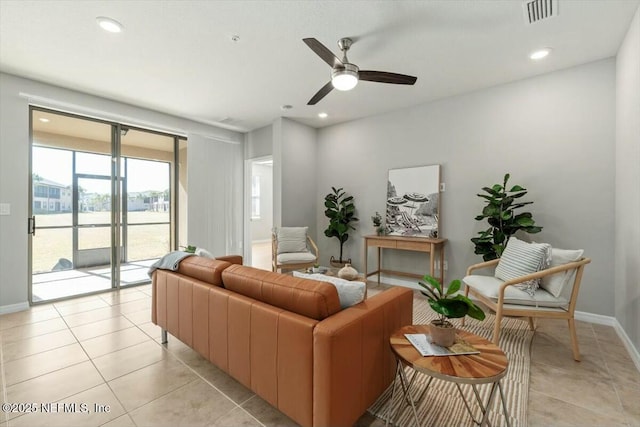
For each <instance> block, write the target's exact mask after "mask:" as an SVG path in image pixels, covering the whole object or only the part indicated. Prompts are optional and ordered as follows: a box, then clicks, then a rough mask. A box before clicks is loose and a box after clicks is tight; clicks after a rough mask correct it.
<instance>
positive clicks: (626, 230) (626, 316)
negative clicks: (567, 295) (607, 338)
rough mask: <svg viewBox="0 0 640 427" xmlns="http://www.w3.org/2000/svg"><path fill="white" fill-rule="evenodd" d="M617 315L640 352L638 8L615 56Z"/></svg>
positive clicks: (639, 66) (639, 60) (639, 28)
mask: <svg viewBox="0 0 640 427" xmlns="http://www.w3.org/2000/svg"><path fill="white" fill-rule="evenodd" d="M615 152H616V175H615V179H616V185H615V223H616V232H615V263H614V266H615V267H614V279H615V280H614V282H615V316H616V318H617V319H618V322H620V324H621V325H622V327H623V328H624V330H625V332H626V333H627V336H628V337H629V339H630V340H631V341H632V342H633V344H634V346H635V348H636V349H640V263H639V261H640V8H639V9H638V10H637V11H636V14H635V17H634V19H633V22H632V23H631V26H630V27H629V31H628V33H627V35H626V37H625V39H624V42H623V43H622V45H621V47H620V50H619V51H618V55H617V58H616V150H615Z"/></svg>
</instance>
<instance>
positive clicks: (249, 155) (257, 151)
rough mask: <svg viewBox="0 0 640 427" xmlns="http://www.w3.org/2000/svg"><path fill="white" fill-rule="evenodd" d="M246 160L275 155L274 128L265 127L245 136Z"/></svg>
mask: <svg viewBox="0 0 640 427" xmlns="http://www.w3.org/2000/svg"><path fill="white" fill-rule="evenodd" d="M245 141H246V149H245V157H244V158H245V159H255V158H256V157H265V156H270V155H271V154H272V153H273V126H271V125H269V126H265V127H261V128H260V129H256V130H253V131H251V132H248V133H246V134H245Z"/></svg>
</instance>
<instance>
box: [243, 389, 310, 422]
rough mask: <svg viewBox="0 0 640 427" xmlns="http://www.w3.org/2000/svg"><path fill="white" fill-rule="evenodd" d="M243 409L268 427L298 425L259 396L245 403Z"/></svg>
mask: <svg viewBox="0 0 640 427" xmlns="http://www.w3.org/2000/svg"><path fill="white" fill-rule="evenodd" d="M241 406H242V409H244V410H245V411H247V412H248V413H250V414H251V415H252V416H253V417H255V418H256V419H258V420H260V422H261V423H262V424H264V425H265V426H266V427H276V426H278V427H294V426H298V424H297V423H296V422H295V421H293V420H292V419H291V418H289V417H287V416H286V415H285V414H283V413H282V412H280V411H278V410H277V409H276V408H274V407H273V406H271V405H269V404H268V403H267V402H266V401H265V400H264V399H262V398H261V397H259V396H253V397H252V398H251V399H249V400H247V401H246V402H244V403H243V404H242V405H241Z"/></svg>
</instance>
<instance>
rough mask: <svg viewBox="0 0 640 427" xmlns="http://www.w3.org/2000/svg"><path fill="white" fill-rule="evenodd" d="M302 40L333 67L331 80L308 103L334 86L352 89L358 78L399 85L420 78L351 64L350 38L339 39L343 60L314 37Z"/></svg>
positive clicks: (341, 88)
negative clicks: (363, 69)
mask: <svg viewBox="0 0 640 427" xmlns="http://www.w3.org/2000/svg"><path fill="white" fill-rule="evenodd" d="M302 41H303V42H305V43H306V45H307V46H309V48H311V50H312V51H314V52H315V53H316V55H318V56H319V57H320V58H322V60H323V61H324V62H326V63H327V64H329V66H330V67H331V68H332V71H331V81H329V83H327V84H326V85H324V86H323V87H322V89H320V90H319V91H318V92H317V93H316V94H315V95H313V97H312V98H311V99H310V100H309V102H307V105H315V104H317V103H318V101H320V100H321V99H322V98H324V97H325V96H327V94H328V93H329V92H331V91H332V90H333V89H334V88H335V89H338V90H351V89H353V88H354V87H355V86H356V85H357V84H358V80H366V81H370V82H378V83H391V84H397V85H412V84H414V83H415V82H416V80H418V78H417V77H413V76H407V75H406V74H397V73H388V72H386V71H360V68H358V66H357V65H355V64H351V63H350V62H349V60H348V59H347V51H348V50H349V48H350V47H351V45H352V44H353V40H351V39H350V38H342V39H340V40H338V47H340V50H341V51H342V60H340V59H338V57H337V56H335V55H334V54H333V53H332V52H331V51H330V50H329V49H327V47H326V46H325V45H323V44H322V43H320V42H319V41H318V40H316V39H314V38H306V39H302Z"/></svg>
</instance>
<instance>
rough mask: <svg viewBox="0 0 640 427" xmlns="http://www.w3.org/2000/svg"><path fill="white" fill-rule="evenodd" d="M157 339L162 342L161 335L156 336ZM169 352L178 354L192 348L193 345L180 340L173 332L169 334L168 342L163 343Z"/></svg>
mask: <svg viewBox="0 0 640 427" xmlns="http://www.w3.org/2000/svg"><path fill="white" fill-rule="evenodd" d="M155 341H157V342H161V341H162V340H161V338H160V336H158V337H157V338H155ZM162 345H163V346H164V347H165V348H166V349H167V350H169V352H171V353H173V354H178V353H180V352H182V351H185V350H191V347H189V346H188V345H186V344H185V343H183V342H182V341H180V340H179V339H178V338H176V337H174V336H173V335H171V334H168V342H167V343H166V344H162Z"/></svg>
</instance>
